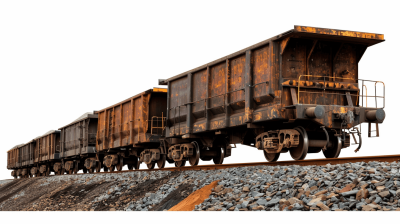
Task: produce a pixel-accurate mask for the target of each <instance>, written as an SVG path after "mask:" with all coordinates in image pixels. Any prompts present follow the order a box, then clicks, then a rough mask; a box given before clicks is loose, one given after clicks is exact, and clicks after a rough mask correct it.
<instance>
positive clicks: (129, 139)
mask: <svg viewBox="0 0 400 224" xmlns="http://www.w3.org/2000/svg"><path fill="white" fill-rule="evenodd" d="M96 114H98V119H99V120H98V128H97V144H96V148H97V150H98V151H105V150H109V149H114V148H119V147H140V144H143V143H149V142H156V143H158V142H159V139H158V138H157V136H159V135H152V134H151V131H152V129H151V127H152V124H151V122H152V118H153V117H162V116H165V114H166V89H161V88H154V89H150V90H148V91H145V92H143V93H141V94H138V95H136V96H133V97H131V98H129V99H126V100H124V101H122V102H120V103H118V104H115V105H113V106H111V107H108V108H105V109H103V110H99V111H96ZM153 121H154V120H153ZM160 134H161V133H160Z"/></svg>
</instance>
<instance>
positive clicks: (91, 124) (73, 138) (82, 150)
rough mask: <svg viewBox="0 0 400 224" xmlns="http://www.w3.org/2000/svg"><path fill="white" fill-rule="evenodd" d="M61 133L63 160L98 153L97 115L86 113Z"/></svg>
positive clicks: (63, 128)
mask: <svg viewBox="0 0 400 224" xmlns="http://www.w3.org/2000/svg"><path fill="white" fill-rule="evenodd" d="M59 130H60V131H61V142H60V144H61V151H60V154H61V158H67V157H70V156H78V155H81V154H89V153H96V133H97V114H92V113H85V114H84V115H82V116H81V117H79V118H78V119H76V120H75V121H74V122H72V123H71V124H68V125H66V126H64V127H61V128H59Z"/></svg>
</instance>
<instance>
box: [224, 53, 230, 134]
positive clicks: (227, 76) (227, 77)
mask: <svg viewBox="0 0 400 224" xmlns="http://www.w3.org/2000/svg"><path fill="white" fill-rule="evenodd" d="M225 63H226V69H225V127H229V126H230V119H229V117H230V113H231V108H230V107H229V96H230V95H229V80H230V76H231V71H230V66H229V63H230V62H229V59H226V62H225Z"/></svg>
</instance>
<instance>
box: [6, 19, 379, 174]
mask: <svg viewBox="0 0 400 224" xmlns="http://www.w3.org/2000/svg"><path fill="white" fill-rule="evenodd" d="M383 41H384V36H383V35H382V34H373V33H363V32H354V31H343V30H334V29H324V28H315V27H305V26H294V29H292V30H289V31H287V32H285V33H282V34H280V35H277V36H274V37H272V38H270V39H267V40H265V41H262V42H260V43H258V44H255V45H253V46H250V47H248V48H246V49H243V50H240V51H238V52H236V53H233V54H231V55H228V56H225V57H223V58H220V59H218V60H215V61H213V62H210V63H208V64H205V65H203V66H200V67H197V68H195V69H192V70H190V71H187V72H184V73H182V74H179V75H176V76H174V77H171V78H169V79H160V80H159V85H166V86H167V89H165V88H153V89H150V90H148V91H145V92H143V93H140V94H138V95H135V96H133V97H131V98H129V99H127V100H124V101H122V102H120V103H117V104H115V105H112V106H110V107H107V108H105V109H103V110H99V111H94V113H86V114H84V115H83V116H81V117H80V118H78V119H77V120H75V121H73V122H72V123H70V124H68V125H66V126H64V127H61V128H59V130H53V131H50V132H48V133H46V134H44V135H43V136H40V137H37V138H35V139H32V140H31V141H29V142H28V143H26V144H21V145H17V146H15V147H14V148H12V149H11V150H9V151H8V152H7V154H8V160H7V161H8V163H7V168H8V169H10V170H12V173H11V175H12V176H13V177H14V178H18V177H20V178H22V177H33V176H47V175H49V174H50V173H51V172H54V173H55V174H56V175H62V174H65V173H69V174H73V173H77V172H78V171H80V170H82V171H83V172H84V173H86V172H89V173H93V172H101V170H102V169H103V170H104V171H105V172H107V171H113V170H115V169H117V170H122V168H123V166H125V165H127V167H128V169H129V170H132V169H139V166H140V164H141V163H145V164H146V166H147V168H148V169H154V168H155V165H156V164H157V167H158V168H163V167H164V166H165V164H166V162H168V163H174V164H175V166H176V167H182V166H185V164H186V162H187V161H188V162H189V164H190V165H191V166H196V165H198V163H199V161H200V160H203V161H210V160H213V162H214V163H215V164H222V163H223V161H224V159H225V158H226V157H229V156H230V155H231V153H232V148H235V147H236V144H243V145H247V146H251V147H254V148H257V149H258V150H261V151H263V153H264V156H265V158H266V160H267V161H277V160H278V158H279V155H280V154H281V153H290V155H291V157H292V158H293V159H294V160H303V159H305V157H306V155H307V154H308V153H319V152H321V151H322V152H323V154H324V156H325V157H326V158H336V157H338V156H339V154H340V152H341V150H342V149H344V148H347V147H349V146H350V136H352V138H353V139H354V142H355V144H358V147H357V149H356V151H358V150H359V149H360V147H361V144H362V139H361V124H362V123H368V135H369V137H370V136H371V133H373V130H372V127H373V126H375V131H376V135H377V136H379V126H378V124H380V123H382V122H383V120H384V119H385V111H384V107H385V93H384V91H385V86H384V83H383V82H381V81H372V80H363V79H359V74H358V64H359V62H360V60H361V58H362V56H363V55H364V53H365V51H366V50H367V48H368V47H370V46H372V45H374V44H377V43H380V42H383ZM368 86H370V87H369V89H370V92H371V89H373V88H375V89H374V90H375V92H374V94H372V95H368V94H367V87H368ZM364 89H365V94H364ZM378 91H382V94H378V93H377V92H378ZM372 92H373V91H372ZM371 98H372V100H374V101H375V106H374V107H367V102H368V99H371ZM370 101H371V100H370ZM378 101H379V102H381V103H379V102H378ZM364 102H365V103H366V105H365V106H364ZM378 104H379V106H378ZM370 105H371V103H370ZM373 124H375V125H373ZM358 125H360V126H359V127H357V126H358Z"/></svg>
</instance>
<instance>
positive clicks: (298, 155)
mask: <svg viewBox="0 0 400 224" xmlns="http://www.w3.org/2000/svg"><path fill="white" fill-rule="evenodd" d="M295 130H296V131H298V132H299V133H300V136H299V145H298V146H297V147H293V148H290V156H292V158H293V159H294V160H303V159H304V158H306V156H307V152H308V135H307V131H306V130H305V129H304V128H303V127H297V128H295Z"/></svg>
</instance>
